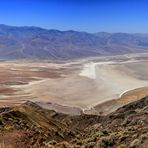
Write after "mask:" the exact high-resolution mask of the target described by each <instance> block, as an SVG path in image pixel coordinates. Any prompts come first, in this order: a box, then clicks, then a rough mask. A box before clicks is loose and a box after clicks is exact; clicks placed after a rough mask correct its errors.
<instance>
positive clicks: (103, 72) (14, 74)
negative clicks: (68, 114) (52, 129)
mask: <svg viewBox="0 0 148 148" xmlns="http://www.w3.org/2000/svg"><path fill="white" fill-rule="evenodd" d="M147 57H148V56H147V55H145V54H144V55H128V56H127V55H125V56H116V57H101V58H92V59H91V58H90V59H83V60H77V61H66V62H59V61H58V62H51V61H2V62H0V84H1V85H0V106H13V105H17V104H20V103H23V102H25V101H26V100H32V101H36V102H38V103H41V104H42V105H43V106H46V108H48V107H49V108H52V109H57V110H58V108H60V110H64V109H65V110H67V111H69V108H68V107H66V106H69V107H73V109H74V112H77V111H78V112H79V111H80V110H79V109H78V108H82V109H83V110H85V112H89V111H88V110H90V111H91V113H92V112H94V108H93V109H92V107H94V106H97V105H98V104H100V103H104V102H106V101H110V100H112V99H118V98H120V97H121V98H122V97H123V94H125V93H126V92H127V91H131V90H135V89H138V88H140V91H138V94H136V93H134V94H132V95H136V96H137V95H140V94H141V93H142V95H148V88H147V87H148V70H147V67H148V58H147ZM143 89H144V94H143ZM138 90H139V89H138ZM121 98H120V99H121ZM137 98H138V97H135V99H137ZM124 100H125V98H124ZM128 100H129V101H130V98H128V99H127V100H126V101H122V103H120V104H118V105H116V106H120V105H121V104H122V105H123V104H125V103H128V102H129V101H128ZM46 103H48V104H46ZM45 104H46V105H45ZM57 104H60V105H63V106H62V107H59V106H58V105H57ZM48 105H49V106H48ZM105 107H106V106H105V105H104V108H105ZM98 108H99V107H95V109H96V110H97V109H98ZM114 108H116V107H114ZM111 110H113V108H111ZM98 111H99V112H101V111H100V110H98Z"/></svg>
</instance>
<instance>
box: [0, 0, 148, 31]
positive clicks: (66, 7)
mask: <svg viewBox="0 0 148 148" xmlns="http://www.w3.org/2000/svg"><path fill="white" fill-rule="evenodd" d="M0 24H6V25H12V26H38V27H42V28H47V29H58V30H77V31H86V32H92V33H94V32H126V33H148V0H0Z"/></svg>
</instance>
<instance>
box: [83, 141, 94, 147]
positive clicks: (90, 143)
mask: <svg viewBox="0 0 148 148" xmlns="http://www.w3.org/2000/svg"><path fill="white" fill-rule="evenodd" d="M94 146H95V142H89V143H87V144H86V146H85V148H94Z"/></svg>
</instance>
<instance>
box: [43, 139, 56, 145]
mask: <svg viewBox="0 0 148 148" xmlns="http://www.w3.org/2000/svg"><path fill="white" fill-rule="evenodd" d="M56 144H57V142H56V141H55V140H51V141H49V142H47V143H46V144H45V146H48V145H56Z"/></svg>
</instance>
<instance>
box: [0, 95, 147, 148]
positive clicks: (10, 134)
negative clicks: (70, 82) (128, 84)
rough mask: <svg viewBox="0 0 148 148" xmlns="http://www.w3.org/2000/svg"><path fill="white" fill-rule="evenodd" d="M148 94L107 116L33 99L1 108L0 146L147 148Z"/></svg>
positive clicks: (25, 147)
mask: <svg viewBox="0 0 148 148" xmlns="http://www.w3.org/2000/svg"><path fill="white" fill-rule="evenodd" d="M147 145H148V97H145V98H142V99H141V100H139V101H136V102H132V103H130V104H127V105H125V106H123V107H121V108H119V109H117V110H116V111H114V112H112V113H111V114H108V115H106V116H97V115H86V114H82V115H80V116H69V115H65V114H61V113H56V112H55V111H53V110H46V109H43V108H41V107H40V106H38V105H37V104H35V103H33V102H26V103H25V104H22V105H21V106H18V107H14V108H6V109H4V108H2V109H0V147H2V148H3V147H7V148H9V147H10V148H15V147H17V148H19V147H21V148H27V147H34V148H39V147H43V148H46V147H47V148H49V147H50V148H52V147H53V148H54V147H55V148H56V147H57V148H58V147H59V148H74V147H75V148H78V147H83V148H84V147H86V148H93V147H94V148H95V147H96V148H99V147H100V148H109V147H110V148H111V147H112V148H114V147H115V148H117V147H118V148H124V147H130V148H136V147H139V148H146V147H147Z"/></svg>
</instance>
